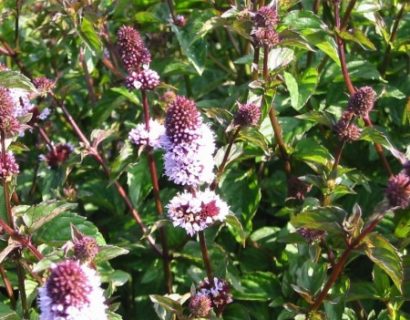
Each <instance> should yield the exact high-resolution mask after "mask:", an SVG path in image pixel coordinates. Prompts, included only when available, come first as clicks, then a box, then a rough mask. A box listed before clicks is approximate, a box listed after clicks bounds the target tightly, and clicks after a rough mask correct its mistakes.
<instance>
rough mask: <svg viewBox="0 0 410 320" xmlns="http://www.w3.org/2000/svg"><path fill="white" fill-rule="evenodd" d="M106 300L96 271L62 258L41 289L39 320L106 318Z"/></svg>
mask: <svg viewBox="0 0 410 320" xmlns="http://www.w3.org/2000/svg"><path fill="white" fill-rule="evenodd" d="M104 300H105V299H104V295H103V290H102V289H101V288H100V279H99V277H98V275H97V274H96V272H95V270H93V269H91V268H88V267H87V266H85V265H80V263H79V262H78V261H72V260H67V261H63V262H61V263H59V264H57V265H54V266H53V267H52V269H51V274H50V276H49V278H48V279H47V282H46V283H45V285H44V286H43V287H41V288H40V289H39V305H40V310H41V315H40V320H96V319H98V320H106V319H107V315H106V312H105V310H106V308H107V307H106V305H105V304H104Z"/></svg>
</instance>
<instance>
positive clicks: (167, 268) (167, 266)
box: [141, 90, 172, 293]
mask: <svg viewBox="0 0 410 320" xmlns="http://www.w3.org/2000/svg"><path fill="white" fill-rule="evenodd" d="M141 96H142V105H143V109H144V122H145V129H146V130H147V131H149V129H150V126H149V121H150V111H149V104H148V96H147V93H146V92H145V90H141ZM147 156H148V166H149V171H150V174H151V182H152V188H153V192H154V199H155V208H156V210H157V213H158V215H160V216H162V215H163V214H164V209H163V206H162V201H161V196H160V189H159V183H158V170H157V166H156V163H155V159H154V154H153V150H152V148H151V147H148V148H147ZM159 232H160V241H161V245H162V253H163V262H164V275H165V282H166V287H167V291H168V293H171V292H172V273H171V259H170V255H169V249H168V241H167V235H166V233H165V228H164V227H161V228H160V229H159Z"/></svg>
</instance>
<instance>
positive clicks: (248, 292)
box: [233, 272, 280, 301]
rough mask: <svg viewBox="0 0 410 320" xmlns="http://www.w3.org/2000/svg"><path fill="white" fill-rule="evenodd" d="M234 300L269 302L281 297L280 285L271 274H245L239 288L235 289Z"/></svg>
mask: <svg viewBox="0 0 410 320" xmlns="http://www.w3.org/2000/svg"><path fill="white" fill-rule="evenodd" d="M233 294H234V298H235V299H238V300H249V301H268V300H270V299H273V298H275V297H276V296H277V295H280V284H279V281H278V279H277V278H276V276H275V275H274V274H272V273H270V272H252V273H246V274H244V275H243V276H242V277H241V279H240V285H239V287H236V288H235V287H234V290H233Z"/></svg>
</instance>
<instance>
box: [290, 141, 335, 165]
mask: <svg viewBox="0 0 410 320" xmlns="http://www.w3.org/2000/svg"><path fill="white" fill-rule="evenodd" d="M292 156H293V157H294V158H295V159H298V160H300V161H305V162H313V163H318V164H321V165H323V166H326V165H327V164H328V163H329V162H330V161H331V160H332V158H333V157H332V155H331V154H330V152H329V150H327V149H326V148H325V147H324V146H322V145H321V144H319V143H318V142H316V141H315V140H313V139H309V138H308V139H303V140H301V141H299V142H298V143H297V145H296V147H295V151H294V153H293V154H292Z"/></svg>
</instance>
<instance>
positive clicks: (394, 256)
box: [363, 233, 403, 292]
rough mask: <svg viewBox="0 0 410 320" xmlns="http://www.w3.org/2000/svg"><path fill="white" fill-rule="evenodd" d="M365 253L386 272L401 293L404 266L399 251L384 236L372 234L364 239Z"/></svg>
mask: <svg viewBox="0 0 410 320" xmlns="http://www.w3.org/2000/svg"><path fill="white" fill-rule="evenodd" d="M363 242H364V245H365V253H366V254H367V256H368V257H369V258H370V260H372V261H373V262H374V263H375V264H376V265H377V266H378V267H380V268H381V269H382V270H384V272H386V273H387V274H388V275H389V276H390V278H391V279H392V280H393V283H394V284H395V286H396V287H397V289H398V290H399V291H400V292H401V286H402V280H403V266H402V261H401V258H400V256H399V254H398V252H397V249H396V248H395V247H394V246H393V245H392V244H391V243H390V242H389V241H388V240H387V239H386V238H384V237H383V236H381V235H380V234H377V233H371V234H369V235H368V236H367V237H366V238H365V239H364V241H363Z"/></svg>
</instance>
